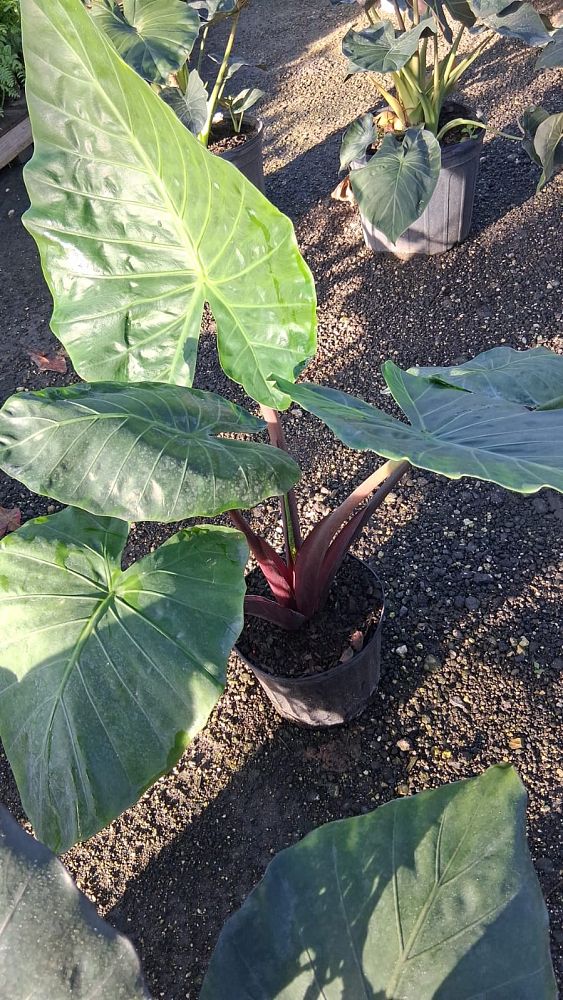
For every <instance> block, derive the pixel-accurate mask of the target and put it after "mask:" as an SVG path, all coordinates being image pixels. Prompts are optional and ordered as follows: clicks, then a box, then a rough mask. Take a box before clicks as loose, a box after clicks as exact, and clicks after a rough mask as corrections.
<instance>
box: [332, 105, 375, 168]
mask: <svg viewBox="0 0 563 1000" xmlns="http://www.w3.org/2000/svg"><path fill="white" fill-rule="evenodd" d="M375 139H376V130H375V124H374V121H373V115H372V114H367V115H362V116H361V118H357V119H356V121H355V122H352V124H351V125H350V126H349V128H347V129H346V132H345V133H344V136H343V139H342V145H341V147H340V169H341V170H346V167H349V166H350V164H351V163H352V161H353V160H361V159H362V158H363V157H364V156H365V155H366V151H367V149H368V147H369V146H371V144H372V143H373V142H375Z"/></svg>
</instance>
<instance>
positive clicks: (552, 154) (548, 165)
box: [534, 111, 563, 191]
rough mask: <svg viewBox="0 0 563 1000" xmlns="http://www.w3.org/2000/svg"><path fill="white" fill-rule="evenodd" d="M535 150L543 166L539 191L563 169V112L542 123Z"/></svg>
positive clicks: (538, 130)
mask: <svg viewBox="0 0 563 1000" xmlns="http://www.w3.org/2000/svg"><path fill="white" fill-rule="evenodd" d="M534 149H535V151H536V154H537V157H538V159H539V161H540V163H541V165H542V172H541V177H540V179H539V181H538V191H541V189H542V187H544V185H545V184H547V182H548V181H549V180H550V179H551V178H552V177H553V175H554V174H555V173H556V172H557V171H558V170H560V169H561V167H563V111H558V112H557V113H556V114H554V115H549V117H548V118H545V119H544V121H542V122H540V124H539V125H538V127H537V129H536V134H535V136H534Z"/></svg>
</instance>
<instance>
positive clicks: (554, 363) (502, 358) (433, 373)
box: [409, 347, 563, 408]
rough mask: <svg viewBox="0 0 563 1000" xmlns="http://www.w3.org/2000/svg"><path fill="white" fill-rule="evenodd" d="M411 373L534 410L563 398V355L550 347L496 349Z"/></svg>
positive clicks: (416, 369) (410, 369)
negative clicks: (439, 366)
mask: <svg viewBox="0 0 563 1000" xmlns="http://www.w3.org/2000/svg"><path fill="white" fill-rule="evenodd" d="M409 372H410V373H411V374H413V375H422V376H423V377H424V378H432V379H434V380H435V381H440V382H443V383H446V384H447V385H453V386H458V387H459V388H460V389H467V390H469V391H470V392H479V393H481V394H482V395H485V396H490V397H491V398H492V399H506V400H508V401H509V402H511V403H522V404H523V405H524V406H529V407H532V408H536V407H541V406H545V405H546V404H547V405H549V404H550V403H552V402H553V400H555V399H557V398H559V397H561V396H562V395H563V356H562V355H560V354H555V353H554V352H553V351H548V349H547V348H546V347H533V348H531V349H530V350H529V351H515V350H514V349H513V348H512V347H493V349H492V350H490V351H484V352H483V354H478V355H477V357H476V358H473V359H472V360H471V361H464V362H462V364H459V365H454V366H453V367H447V368H423V367H416V368H409Z"/></svg>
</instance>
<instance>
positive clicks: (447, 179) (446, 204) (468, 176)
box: [352, 129, 484, 260]
mask: <svg viewBox="0 0 563 1000" xmlns="http://www.w3.org/2000/svg"><path fill="white" fill-rule="evenodd" d="M483 137H484V130H483V129H480V130H479V135H478V136H476V137H475V138H473V139H464V140H463V142H457V143H455V144H452V145H451V146H443V147H442V169H441V170H440V176H439V178H438V183H437V185H436V188H435V191H434V193H433V195H432V197H431V199H430V201H429V203H428V205H427V206H426V209H425V210H424V212H423V214H422V215H421V216H420V218H419V219H417V221H416V222H414V223H413V225H412V226H409V228H408V229H407V230H406V231H405V232H404V233H403V235H402V236H400V237H399V239H398V240H397V242H396V243H391V241H390V240H388V239H387V237H386V236H385V235H384V234H383V233H382V232H381V231H380V230H379V229H376V228H375V227H374V226H372V225H371V223H370V222H369V220H368V219H366V218H365V217H364V216H362V213H361V211H360V218H361V220H362V229H363V231H364V239H365V242H366V246H368V247H370V249H372V250H375V251H376V252H378V253H392V254H395V256H396V257H400V258H401V259H403V260H404V259H407V258H409V257H414V256H415V255H416V254H423V255H424V256H432V255H434V254H438V253H444V252H445V251H446V250H450V249H451V248H452V247H453V246H455V244H456V243H462V242H463V240H465V239H466V238H467V236H468V235H469V230H470V229H471V219H472V216H473V202H474V199H475V188H476V186H477V176H478V174H479V164H480V158H481V150H482V148H483ZM369 159H370V157H369V156H367V155H366V157H365V158H364V159H363V160H361V161H360V160H358V161H355V162H354V163H353V164H352V167H353V169H357V168H359V167H362V166H365V165H366V164H367V163H368V162H369Z"/></svg>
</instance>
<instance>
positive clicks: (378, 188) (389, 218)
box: [350, 128, 442, 243]
mask: <svg viewBox="0 0 563 1000" xmlns="http://www.w3.org/2000/svg"><path fill="white" fill-rule="evenodd" d="M441 165H442V154H441V151H440V143H439V142H438V140H437V139H436V136H434V135H432V133H431V132H428V131H427V130H426V129H420V128H409V129H407V131H406V132H405V135H404V137H403V139H402V140H399V139H396V138H395V136H394V135H391V134H390V133H388V134H387V135H386V136H385V137H384V139H383V141H382V143H381V145H380V146H379V149H378V150H377V153H376V154H375V156H372V158H371V160H370V161H369V163H368V164H367V166H365V167H361V169H359V170H352V172H351V174H350V183H351V185H352V190H353V192H354V195H355V198H356V201H357V202H358V205H359V208H360V211H361V213H362V215H363V216H364V218H365V219H366V220H367V221H368V222H369V223H370V224H371V225H372V226H374V227H375V228H376V229H380V230H381V232H382V233H384V234H385V236H386V237H387V239H388V240H391V242H392V243H395V242H396V241H397V240H398V238H399V236H402V234H403V233H404V232H405V230H406V229H408V227H409V226H411V225H412V224H413V222H416V220H417V219H419V218H420V216H421V215H422V213H423V212H424V209H425V208H426V206H427V205H428V202H429V201H430V199H431V197H432V194H433V192H434V189H435V187H436V184H437V183H438V177H439V175H440V168H441Z"/></svg>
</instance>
